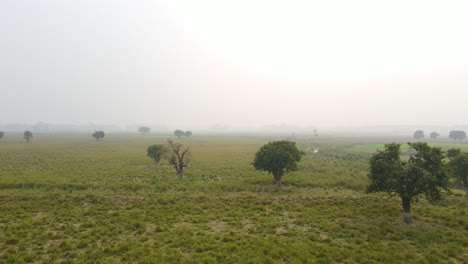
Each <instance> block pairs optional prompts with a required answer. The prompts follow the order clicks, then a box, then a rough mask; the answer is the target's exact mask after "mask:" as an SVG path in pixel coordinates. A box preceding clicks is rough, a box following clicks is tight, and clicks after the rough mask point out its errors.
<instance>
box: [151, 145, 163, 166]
mask: <svg viewBox="0 0 468 264" xmlns="http://www.w3.org/2000/svg"><path fill="white" fill-rule="evenodd" d="M167 151H168V149H167V147H166V146H164V145H161V144H156V145H152V146H149V147H148V149H147V150H146V153H147V154H146V155H147V156H148V157H150V158H151V159H153V160H154V161H155V162H156V166H158V165H159V163H160V162H161V158H162V157H163V156H164V154H166V153H167Z"/></svg>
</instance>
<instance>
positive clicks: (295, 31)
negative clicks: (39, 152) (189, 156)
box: [0, 0, 468, 131]
mask: <svg viewBox="0 0 468 264" xmlns="http://www.w3.org/2000/svg"><path fill="white" fill-rule="evenodd" d="M467 11H468V3H467V2H466V1H385V2H383V1H150V0H147V1H143V0H142V1H115V0H107V1H105V0H103V1H95V0H87V1H85V0H83V1H66V0H56V1H53V0H42V1H24V0H15V1H8V0H7V1H2V2H1V3H0V32H1V35H0V38H1V39H2V41H0V112H1V115H0V125H1V126H3V127H10V128H11V127H12V125H10V126H9V125H8V124H36V123H37V122H39V121H42V122H45V123H49V124H69V125H77V126H78V127H79V126H85V127H91V126H92V124H108V125H109V126H113V127H115V128H116V129H122V130H126V129H129V130H131V129H133V127H136V126H138V125H140V124H147V125H152V126H153V127H156V126H158V127H159V128H160V129H161V130H165V129H167V130H171V129H174V128H179V127H180V128H183V129H214V130H242V129H250V128H255V129H259V128H267V127H268V126H272V125H273V126H282V125H283V126H291V127H300V128H302V129H308V128H309V129H313V128H319V129H324V128H327V129H330V128H335V127H342V128H353V127H354V128H356V127H375V126H384V127H392V126H402V125H403V126H420V125H421V126H422V125H430V126H434V127H437V126H441V127H444V128H446V130H447V131H448V130H449V129H452V128H453V129H458V128H459V127H466V124H468V118H467V115H466V114H467V113H468V104H467V103H466V98H468V48H467V47H468V35H467V34H465V33H464V32H465V31H466V25H468V16H466V13H467ZM90 123H91V125H90ZM464 124H465V125H464ZM13 126H14V125H13ZM411 129H413V128H411ZM77 130H79V129H78V128H77ZM155 130H157V129H155ZM291 130H293V129H291ZM408 130H410V129H408Z"/></svg>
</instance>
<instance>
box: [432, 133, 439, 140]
mask: <svg viewBox="0 0 468 264" xmlns="http://www.w3.org/2000/svg"><path fill="white" fill-rule="evenodd" d="M430 136H431V138H432V139H434V140H435V139H437V138H438V137H439V136H440V134H439V133H437V132H432V133H431V134H430Z"/></svg>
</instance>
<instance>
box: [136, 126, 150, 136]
mask: <svg viewBox="0 0 468 264" xmlns="http://www.w3.org/2000/svg"><path fill="white" fill-rule="evenodd" d="M150 130H151V128H149V127H147V126H141V127H139V128H138V132H140V133H142V134H143V135H146V134H148V133H149V132H150Z"/></svg>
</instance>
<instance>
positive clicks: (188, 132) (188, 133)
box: [184, 130, 192, 137]
mask: <svg viewBox="0 0 468 264" xmlns="http://www.w3.org/2000/svg"><path fill="white" fill-rule="evenodd" d="M184 135H185V136H186V137H190V136H192V131H188V130H187V131H185V133H184Z"/></svg>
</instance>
